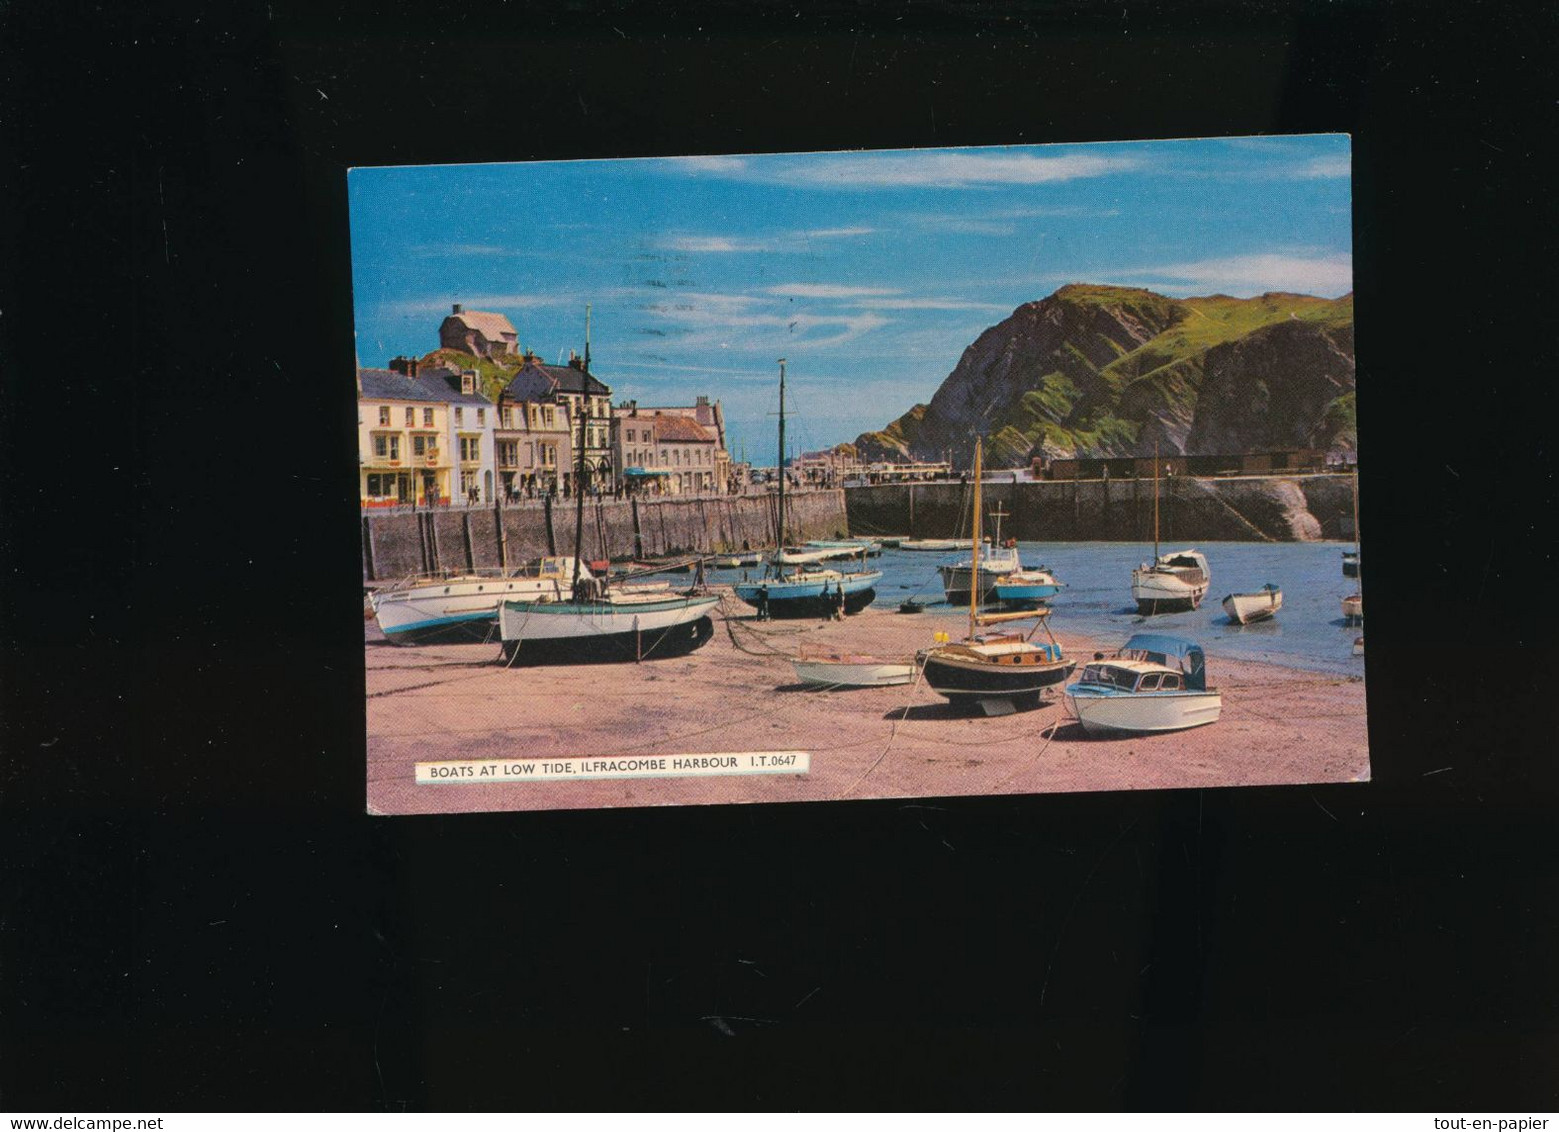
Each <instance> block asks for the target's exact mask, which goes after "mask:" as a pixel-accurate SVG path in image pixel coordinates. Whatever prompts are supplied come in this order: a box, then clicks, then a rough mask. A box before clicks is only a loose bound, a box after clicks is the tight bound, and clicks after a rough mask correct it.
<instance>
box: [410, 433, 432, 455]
mask: <svg viewBox="0 0 1559 1132" xmlns="http://www.w3.org/2000/svg"><path fill="white" fill-rule="evenodd" d="M427 453H428V438H427V437H425V436H421V435H418V436H414V437H412V438H411V454H412V455H413V456H426V455H427Z"/></svg>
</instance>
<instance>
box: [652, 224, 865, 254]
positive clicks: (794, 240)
mask: <svg viewBox="0 0 1559 1132" xmlns="http://www.w3.org/2000/svg"><path fill="white" fill-rule="evenodd" d="M872 231H874V229H871V228H862V227H850V228H808V229H803V230H800V231H794V232H775V233H771V234H768V235H764V236H694V235H685V234H683V235H667V236H662V237H660V238H659V239H658V240H657V241H656V243H655V246H656V247H658V248H661V249H663V250H665V251H672V252H714V253H731V252H740V253H753V252H804V251H807V250H808V245H809V244H810V242H811V241H813V240H837V239H843V238H846V237H850V236H866V235H870V234H871V232H872Z"/></svg>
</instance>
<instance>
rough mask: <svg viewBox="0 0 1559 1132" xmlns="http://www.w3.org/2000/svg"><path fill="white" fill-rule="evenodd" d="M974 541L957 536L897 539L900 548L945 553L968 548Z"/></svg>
mask: <svg viewBox="0 0 1559 1132" xmlns="http://www.w3.org/2000/svg"><path fill="white" fill-rule="evenodd" d="M973 545H974V543H972V542H970V541H969V540H968V539H966V538H965V539H957V538H906V539H900V540H899V549H900V550H924V551H930V552H932V553H937V554H946V553H949V552H951V551H954V550H968V549H969V548H970V547H972V546H973Z"/></svg>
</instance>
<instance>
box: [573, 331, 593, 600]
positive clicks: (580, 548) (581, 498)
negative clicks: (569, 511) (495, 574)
mask: <svg viewBox="0 0 1559 1132" xmlns="http://www.w3.org/2000/svg"><path fill="white" fill-rule="evenodd" d="M589 319H590V308H589V307H586V308H585V321H586V324H587V325H588V323H589ZM585 341H586V345H585V355H586V357H588V356H589V354H590V346H589V334H588V332H586V339H585ZM579 388H580V389H581V390H582V391H583V394H582V396H581V397H580V398H579V403H580V405H581V409H580V413H579V461H578V463H577V465H576V468H577V470H576V471H575V473H574V500H575V506H574V581H573V583H572V588H573V589H574V591H575V592H578V589H579V556H580V554H582V553H583V552H584V545H585V544H584V538H585V435H586V433H585V429H586V426H587V424H588V422H589V420H590V365H589V363H588V362H586V363H584V364H583V368H582V369H581V372H580V379H579Z"/></svg>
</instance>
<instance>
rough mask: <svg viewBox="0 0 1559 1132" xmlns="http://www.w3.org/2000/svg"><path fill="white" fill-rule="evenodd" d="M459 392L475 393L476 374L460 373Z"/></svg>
mask: <svg viewBox="0 0 1559 1132" xmlns="http://www.w3.org/2000/svg"><path fill="white" fill-rule="evenodd" d="M460 392H462V393H475V392H476V374H474V373H463V374H461V375H460Z"/></svg>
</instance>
